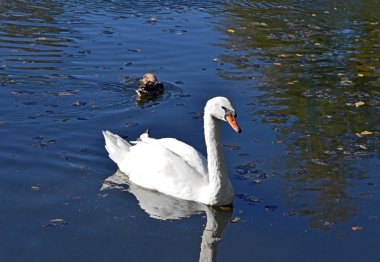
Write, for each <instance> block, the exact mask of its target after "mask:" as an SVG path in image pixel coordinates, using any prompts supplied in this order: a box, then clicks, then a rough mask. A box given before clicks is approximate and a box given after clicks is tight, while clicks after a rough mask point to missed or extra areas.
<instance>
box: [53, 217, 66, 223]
mask: <svg viewBox="0 0 380 262" xmlns="http://www.w3.org/2000/svg"><path fill="white" fill-rule="evenodd" d="M63 221H64V220H63V219H62V218H54V219H51V220H50V222H52V223H62V222H63Z"/></svg>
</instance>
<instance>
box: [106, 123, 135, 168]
mask: <svg viewBox="0 0 380 262" xmlns="http://www.w3.org/2000/svg"><path fill="white" fill-rule="evenodd" d="M102 133H103V136H104V140H105V141H106V145H105V148H106V150H107V152H108V154H109V157H110V158H111V159H112V160H113V161H114V162H115V163H117V164H118V163H120V161H121V160H122V158H123V152H124V153H125V152H129V149H130V147H131V146H132V145H131V144H129V143H128V142H127V141H125V140H124V139H123V138H121V137H120V136H118V135H116V134H113V133H111V132H110V131H108V130H107V131H102Z"/></svg>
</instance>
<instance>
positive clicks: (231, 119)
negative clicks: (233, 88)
mask: <svg viewBox="0 0 380 262" xmlns="http://www.w3.org/2000/svg"><path fill="white" fill-rule="evenodd" d="M226 120H227V122H228V123H229V124H230V126H231V127H232V128H233V129H234V130H235V132H236V133H241V129H240V127H239V125H238V123H237V122H236V119H235V117H234V115H233V114H228V115H226Z"/></svg>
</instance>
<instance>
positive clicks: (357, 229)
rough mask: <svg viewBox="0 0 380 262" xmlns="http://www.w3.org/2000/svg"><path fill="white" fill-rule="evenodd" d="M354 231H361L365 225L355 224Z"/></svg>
mask: <svg viewBox="0 0 380 262" xmlns="http://www.w3.org/2000/svg"><path fill="white" fill-rule="evenodd" d="M351 229H352V231H359V230H363V227H361V226H353V227H351Z"/></svg>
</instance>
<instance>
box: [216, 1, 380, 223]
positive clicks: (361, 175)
mask: <svg viewBox="0 0 380 262" xmlns="http://www.w3.org/2000/svg"><path fill="white" fill-rule="evenodd" d="M277 2H278V3H277V4H276V3H273V2H272V3H270V4H269V3H266V2H259V3H258V2H256V1H255V2H253V1H248V2H246V3H245V4H242V5H234V6H233V7H232V8H231V11H232V13H233V15H232V16H231V17H227V18H226V19H225V24H224V25H223V26H221V30H223V31H224V32H226V34H228V37H227V38H226V42H225V47H226V48H227V49H228V50H229V52H228V53H226V54H224V55H223V56H221V60H222V61H223V62H224V63H229V64H232V68H230V69H229V70H226V71H220V72H219V75H220V76H221V77H222V78H225V79H234V80H242V81H250V83H252V82H253V83H254V84H252V85H251V86H252V90H257V89H258V90H260V91H262V92H263V94H262V95H261V96H259V106H257V107H255V108H253V110H252V112H254V113H253V116H252V117H254V118H257V117H258V116H260V117H261V118H262V120H263V122H266V123H269V124H271V125H273V127H274V128H275V129H276V131H277V132H278V139H279V142H282V143H283V144H284V146H285V147H286V150H287V167H286V168H287V171H286V172H285V173H286V174H285V176H284V179H285V181H286V183H287V192H286V196H285V200H286V202H287V203H288V205H289V209H290V210H292V211H290V212H289V213H288V215H297V216H307V217H308V218H309V222H310V226H311V227H317V228H322V229H329V228H331V226H333V225H337V224H342V223H344V222H345V221H347V220H348V219H350V218H352V217H353V216H355V215H356V214H357V213H358V209H359V203H360V202H361V201H362V200H363V199H366V198H368V197H372V194H371V190H372V188H373V185H374V184H373V183H372V182H371V181H372V180H371V179H375V177H374V176H373V173H374V170H375V169H376V167H378V165H379V161H378V156H379V154H378V153H379V152H378V148H379V135H378V131H379V123H380V121H379V120H380V118H379V108H380V107H379V102H380V91H379V89H378V88H379V86H380V78H379V75H380V44H379V43H380V23H379V22H378V18H377V15H376V14H378V13H380V6H379V5H378V4H376V3H374V2H370V1H362V3H361V4H358V3H357V2H356V1H348V2H345V3H344V4H343V5H339V6H337V5H336V6H335V4H333V3H323V5H322V4H321V3H319V2H316V3H314V4H313V3H306V2H301V3H298V4H294V3H293V4H292V5H290V4H289V3H286V1H277ZM268 14H270V15H268ZM226 28H230V29H232V30H226ZM252 79H253V80H255V81H252ZM371 176H373V177H371ZM365 179H366V180H367V181H368V182H367V183H366V184H364V186H363V184H361V183H360V181H361V180H365Z"/></svg>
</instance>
